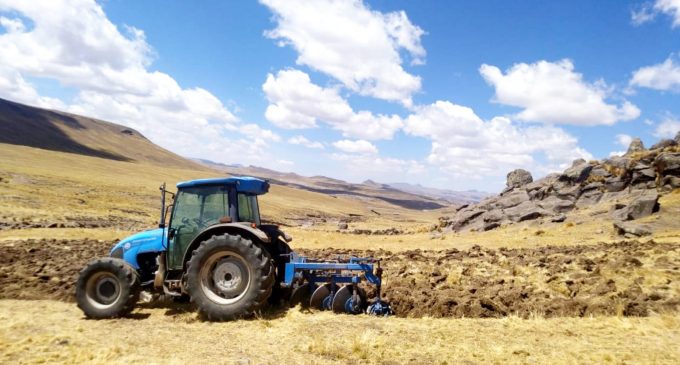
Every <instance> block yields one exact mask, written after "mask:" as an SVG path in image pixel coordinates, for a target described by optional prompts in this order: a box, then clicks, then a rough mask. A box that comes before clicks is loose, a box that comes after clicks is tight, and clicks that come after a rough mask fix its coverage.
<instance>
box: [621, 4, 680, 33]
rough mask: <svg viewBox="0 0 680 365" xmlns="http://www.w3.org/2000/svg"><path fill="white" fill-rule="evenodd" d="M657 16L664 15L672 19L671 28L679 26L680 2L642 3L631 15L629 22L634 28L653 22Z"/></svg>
mask: <svg viewBox="0 0 680 365" xmlns="http://www.w3.org/2000/svg"><path fill="white" fill-rule="evenodd" d="M657 14H666V15H668V16H670V17H671V18H673V25H672V27H673V28H675V27H678V26H680V0H656V1H655V2H654V3H653V4H652V3H644V4H642V6H641V7H640V8H639V9H638V10H634V11H633V12H632V13H631V21H632V22H633V24H634V25H636V26H637V25H641V24H643V23H647V22H649V21H651V20H653V19H654V18H655V17H656V15H657Z"/></svg>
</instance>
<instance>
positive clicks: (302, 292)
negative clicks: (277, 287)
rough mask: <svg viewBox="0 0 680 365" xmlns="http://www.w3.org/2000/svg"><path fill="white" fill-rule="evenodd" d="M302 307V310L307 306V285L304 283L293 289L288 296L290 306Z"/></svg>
mask: <svg viewBox="0 0 680 365" xmlns="http://www.w3.org/2000/svg"><path fill="white" fill-rule="evenodd" d="M298 304H300V305H302V307H303V308H307V307H308V306H309V283H304V284H302V285H300V286H298V287H295V288H294V289H293V292H292V293H291V294H290V306H291V307H295V306H296V305H298Z"/></svg>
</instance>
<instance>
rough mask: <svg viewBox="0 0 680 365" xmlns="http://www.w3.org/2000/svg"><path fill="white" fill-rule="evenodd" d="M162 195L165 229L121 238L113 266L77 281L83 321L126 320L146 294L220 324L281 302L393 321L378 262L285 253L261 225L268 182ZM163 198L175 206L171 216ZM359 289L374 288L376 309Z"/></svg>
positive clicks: (283, 238) (105, 263)
mask: <svg viewBox="0 0 680 365" xmlns="http://www.w3.org/2000/svg"><path fill="white" fill-rule="evenodd" d="M160 190H161V219H160V223H159V228H157V229H153V230H148V231H144V232H141V233H137V234H135V235H132V236H130V237H127V238H125V239H123V240H122V241H120V242H119V243H118V244H116V245H115V246H114V247H113V249H112V250H111V252H110V256H109V257H106V258H100V259H97V260H94V261H92V262H90V263H89V264H88V265H87V266H86V267H85V268H84V269H83V270H82V271H81V272H80V275H79V277H78V281H77V283H76V301H77V303H78V307H79V308H80V309H82V310H83V312H84V313H85V315H86V316H87V317H89V318H113V317H120V316H124V315H126V314H128V313H129V312H130V311H131V310H132V309H133V308H134V306H135V304H136V303H137V301H138V300H139V297H140V293H141V292H142V291H145V292H148V293H150V294H152V295H151V296H150V297H152V298H155V297H159V296H160V295H154V294H162V295H166V296H172V297H177V298H188V299H190V300H191V302H193V303H194V304H195V305H196V307H197V308H198V311H199V312H200V314H201V315H202V316H203V317H204V318H206V319H208V320H215V321H222V320H230V319H235V318H240V317H244V316H248V315H251V314H253V313H254V312H256V311H258V310H259V309H260V308H262V306H264V305H265V304H267V303H274V304H279V305H280V304H281V303H282V302H284V301H287V302H288V303H290V304H291V305H296V304H302V305H303V306H311V307H312V308H317V309H320V310H333V311H335V312H340V313H352V314H357V313H362V312H368V313H371V314H377V315H388V314H391V310H390V308H389V305H388V304H387V303H385V302H384V301H382V300H381V299H380V286H381V275H382V269H381V268H380V262H379V261H378V260H374V259H372V258H356V257H349V258H338V259H336V260H331V261H323V260H314V259H309V258H306V257H302V256H299V255H297V254H296V253H295V252H293V251H292V250H291V248H290V246H289V245H288V244H289V243H290V242H291V240H292V238H291V237H290V236H288V235H287V234H286V233H284V232H282V231H281V230H280V229H279V227H278V226H276V225H272V224H263V223H262V222H261V219H260V210H259V207H258V199H257V197H258V196H259V195H262V194H265V193H267V192H268V191H269V183H268V182H267V181H264V180H261V179H257V178H253V177H228V178H213V179H200V180H192V181H187V182H182V183H179V184H177V193H176V194H174V193H171V192H169V191H167V190H166V189H165V184H163V185H162V186H161V188H160ZM167 195H170V196H171V199H172V203H171V204H170V205H168V206H167V208H166V206H165V202H166V196H167ZM168 215H169V221H167V222H166V220H167V216H168ZM362 281H366V282H368V283H369V284H372V285H375V286H376V289H377V290H376V293H377V296H376V298H375V299H374V300H373V302H372V303H370V305H369V302H368V300H367V298H366V293H365V291H364V289H363V287H362V286H361V285H360V283H361V282H362Z"/></svg>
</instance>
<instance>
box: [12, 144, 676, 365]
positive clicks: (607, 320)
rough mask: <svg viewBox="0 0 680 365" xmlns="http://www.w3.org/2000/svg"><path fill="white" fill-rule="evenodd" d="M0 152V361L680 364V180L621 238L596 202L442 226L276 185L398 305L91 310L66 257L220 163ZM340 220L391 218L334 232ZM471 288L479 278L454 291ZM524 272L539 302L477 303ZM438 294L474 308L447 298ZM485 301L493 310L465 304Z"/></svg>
mask: <svg viewBox="0 0 680 365" xmlns="http://www.w3.org/2000/svg"><path fill="white" fill-rule="evenodd" d="M0 156H2V158H1V159H0V179H1V180H0V208H1V209H0V228H2V229H0V253H1V254H2V259H1V260H2V262H1V264H2V270H0V283H3V289H4V293H5V294H4V295H3V296H1V298H3V299H0V363H76V362H87V363H178V364H179V363H227V364H232V363H233V364H259V363H309V364H316V363H318V364H326V363H376V364H394V363H422V364H440V363H441V364H444V363H447V364H458V363H462V364H465V363H468V364H489V363H491V364H508V363H569V364H575V363H583V364H592V363H612V364H633V363H668V364H677V363H680V350H679V347H678V346H677V343H678V341H679V340H680V316H679V315H678V312H677V311H675V310H673V307H674V306H677V304H678V303H677V302H678V297H679V296H680V293H679V291H680V288H679V287H678V285H679V284H680V272H679V271H678V266H680V245H679V244H680V220H679V219H678V217H679V216H680V191H675V192H674V193H672V194H668V195H665V196H663V197H662V198H661V209H662V211H661V213H660V214H658V215H653V216H651V217H648V218H645V219H644V220H643V223H645V224H648V225H650V226H651V227H653V228H654V234H653V235H652V236H649V237H646V238H644V239H643V240H641V241H635V242H627V241H625V242H622V241H621V237H618V236H617V235H616V233H615V232H614V230H613V228H612V225H611V222H610V221H608V220H607V219H606V218H604V216H606V214H604V215H603V214H602V212H597V211H593V210H583V211H578V212H576V214H574V215H573V216H570V217H569V219H568V220H567V221H566V222H563V223H543V224H540V223H538V222H527V223H522V224H517V225H512V226H507V227H501V228H500V229H496V230H493V231H488V232H482V233H478V232H463V233H445V234H441V235H440V234H433V233H432V232H431V228H432V226H433V225H434V224H436V222H437V218H438V217H439V216H442V215H446V214H448V213H450V211H447V210H446V209H441V210H436V211H417V210H407V209H403V208H399V207H397V206H393V205H391V204H388V203H386V202H384V201H382V200H379V199H362V200H357V199H355V198H350V197H331V196H328V195H323V194H318V193H313V192H309V191H304V190H298V189H292V188H288V187H281V186H274V187H273V188H272V189H271V192H270V194H268V195H266V196H264V197H263V198H262V199H261V207H262V208H261V209H262V214H263V216H264V218H265V219H267V220H270V221H274V222H277V223H280V224H283V225H286V226H287V227H284V228H285V230H286V231H287V232H289V233H291V234H292V236H293V237H294V238H295V239H294V241H293V244H292V246H293V248H295V249H301V250H303V251H304V252H305V253H307V254H311V255H332V254H336V253H354V252H358V253H361V254H365V253H368V254H376V255H378V256H382V257H385V258H386V287H387V289H388V291H387V293H388V296H392V297H393V298H390V299H394V300H395V304H396V306H395V307H396V308H397V309H399V310H401V311H402V313H401V315H402V316H407V317H408V318H401V317H392V318H371V317H367V316H353V317H349V316H345V315H332V314H329V313H306V312H301V311H300V310H298V309H293V310H289V311H276V310H272V311H271V312H267V313H263V314H261V315H260V318H257V319H252V320H241V321H236V322H229V323H206V322H202V321H200V320H198V319H197V317H196V315H195V313H194V312H193V311H191V310H190V308H187V307H182V306H175V305H160V306H157V307H154V308H149V307H142V308H139V309H138V310H136V311H135V312H134V313H133V315H132V316H131V317H129V318H123V319H118V320H107V321H90V320H85V319H84V318H83V315H82V313H81V312H80V311H79V310H78V309H77V308H76V307H75V305H74V304H73V303H70V302H68V301H64V299H67V300H68V299H69V298H70V296H71V294H70V290H72V281H73V275H74V272H75V270H76V269H74V267H75V266H78V265H82V263H83V262H86V261H87V260H89V259H90V258H92V257H93V256H96V255H101V254H105V253H106V250H107V248H108V247H109V246H110V245H111V243H112V242H113V241H114V240H116V239H121V238H123V237H125V236H127V235H128V234H130V233H133V232H136V231H139V230H141V229H145V228H151V227H153V226H154V225H155V224H156V223H157V222H156V221H157V219H158V218H157V217H158V208H159V198H158V196H159V194H158V191H157V189H158V186H159V184H160V183H161V182H163V181H165V182H167V183H168V185H170V186H173V185H174V184H175V183H177V182H179V181H183V180H188V179H193V178H199V177H211V176H218V175H219V173H218V172H216V171H214V170H211V169H208V168H202V167H196V168H193V167H192V168H168V167H163V166H160V165H158V164H153V163H147V162H143V163H142V162H125V161H112V160H106V159H101V158H96V157H88V156H83V155H77V154H71V153H64V152H55V151H46V150H41V149H36V148H30V147H22V146H14V145H7V144H0ZM374 211H375V212H377V213H375V212H374ZM340 220H343V221H349V225H350V230H352V229H368V230H376V229H387V228H395V229H397V230H399V231H400V232H401V234H397V235H360V234H350V233H342V232H338V231H337V223H338V222H339V221H340ZM330 247H332V248H333V249H332V250H331V249H329V248H330ZM366 250H372V251H370V252H366ZM629 258H635V259H636V260H637V261H633V260H631V259H629ZM591 261H592V264H591V263H590V262H591ZM68 262H70V263H71V264H72V265H70V266H69V265H66V264H65V263H68ZM638 262H639V265H638ZM629 263H633V264H629ZM593 265H594V266H593ZM591 266H592V267H591ZM589 267H590V269H589ZM593 268H594V269H593ZM38 269H39V270H38ZM67 269H68V270H67ZM553 276H554V277H555V278H553ZM640 278H641V279H640ZM3 280H4V281H3ZM500 280H503V281H502V282H500ZM610 280H613V281H614V282H615V284H614V286H612V285H611V283H609V281H610ZM7 283H13V284H11V285H10V284H7ZM12 285H13V286H12ZM415 289H418V291H416V290H415ZM471 289H475V290H477V289H479V293H477V294H475V295H474V296H469V295H468V294H465V295H462V294H461V293H463V292H468V293H469V292H470V291H471ZM529 289H531V290H530V291H528V293H529V296H528V298H530V299H531V300H535V302H532V303H537V304H535V305H534V307H528V306H527V307H522V306H521V305H518V306H517V307H512V305H510V304H508V303H504V304H503V305H504V306H505V308H506V310H505V311H503V310H502V309H499V308H500V306H499V307H498V308H496V309H494V305H496V304H493V303H492V304H489V303H485V302H483V299H484V298H483V296H484V295H486V293H489V298H501V297H503V296H504V293H506V291H507V293H510V294H512V293H515V291H516V293H519V294H518V295H520V296H522V295H524V294H522V293H523V292H522V290H529ZM638 289H639V290H638ZM404 290H405V292H404ZM22 291H23V292H22ZM400 291H401V292H400ZM399 293H401V294H399ZM447 295H454V296H456V298H458V300H459V302H460V303H456V305H457V306H458V308H467V309H464V310H459V311H458V312H456V309H455V308H453V309H452V303H451V302H450V301H447V300H446V298H447ZM16 298H30V299H26V300H17V299H16ZM404 298H407V299H408V300H406V299H404ZM460 298H465V301H462V300H461V299H460ZM480 298H481V299H480ZM541 298H543V299H541ZM44 299H49V300H44ZM560 303H562V304H564V303H566V304H564V306H563V307H560V305H562V304H560ZM631 303H632V304H631ZM636 303H638V304H639V303H642V304H639V305H638V304H636ZM567 304H568V305H567ZM572 304H574V305H575V306H571V305H572ZM550 305H556V306H557V307H555V308H557V309H556V310H554V311H552V312H549V313H548V312H546V308H549V306H550ZM419 306H421V307H419ZM642 307H644V309H645V310H644V312H639V311H637V310H638V309H639V308H642ZM418 308H425V309H423V310H419V309H418ZM427 308H429V309H427ZM480 308H481V309H480ZM489 308H491V309H489ZM513 308H514V309H513ZM522 308H524V309H522ZM527 308H533V309H527ZM560 308H561V309H560ZM631 308H632V309H631ZM560 310H563V311H561V312H560ZM636 311H637V312H636ZM638 315H641V316H642V317H638ZM440 316H444V317H448V316H451V317H454V318H434V317H440ZM480 316H488V317H494V318H469V317H480Z"/></svg>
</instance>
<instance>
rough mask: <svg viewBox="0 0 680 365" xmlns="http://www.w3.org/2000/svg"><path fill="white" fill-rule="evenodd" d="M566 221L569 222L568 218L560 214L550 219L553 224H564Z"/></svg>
mask: <svg viewBox="0 0 680 365" xmlns="http://www.w3.org/2000/svg"><path fill="white" fill-rule="evenodd" d="M565 220H567V216H566V215H564V214H558V215H556V216H554V217H552V218H550V221H551V222H553V223H562V222H564V221H565Z"/></svg>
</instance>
